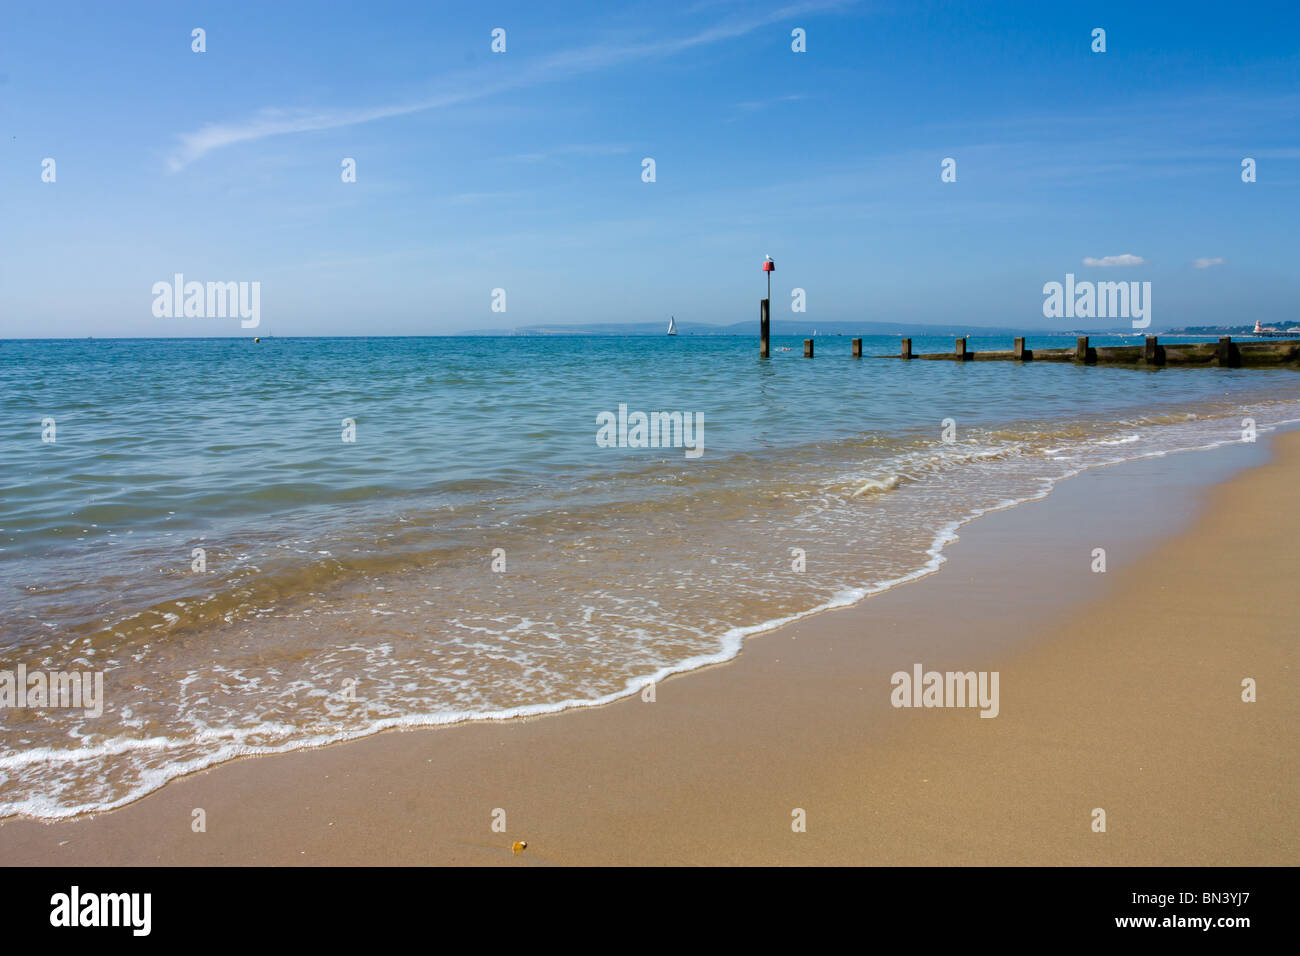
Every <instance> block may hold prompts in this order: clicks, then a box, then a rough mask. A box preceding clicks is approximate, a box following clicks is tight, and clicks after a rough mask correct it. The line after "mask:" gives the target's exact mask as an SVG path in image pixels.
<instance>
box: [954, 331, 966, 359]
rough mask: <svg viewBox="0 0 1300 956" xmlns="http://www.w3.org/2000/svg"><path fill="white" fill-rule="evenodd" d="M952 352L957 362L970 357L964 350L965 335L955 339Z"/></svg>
mask: <svg viewBox="0 0 1300 956" xmlns="http://www.w3.org/2000/svg"><path fill="white" fill-rule="evenodd" d="M953 354H955V355H956V356H957V360H958V361H959V362H964V361H966V359H968V358H970V356H969V355H968V354H967V352H966V337H965V336H964V335H963V336H962V337H961V338H959V339H958V340H957V344H956V351H955V352H954V353H953Z"/></svg>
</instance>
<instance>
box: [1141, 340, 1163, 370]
mask: <svg viewBox="0 0 1300 956" xmlns="http://www.w3.org/2000/svg"><path fill="white" fill-rule="evenodd" d="M1142 361H1144V362H1146V363H1147V364H1148V365H1164V364H1165V350H1164V348H1163V347H1161V345H1160V343H1159V342H1158V341H1157V340H1156V336H1154V335H1148V336H1147V338H1146V342H1145V343H1143V345H1142Z"/></svg>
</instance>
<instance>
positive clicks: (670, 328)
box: [668, 316, 677, 335]
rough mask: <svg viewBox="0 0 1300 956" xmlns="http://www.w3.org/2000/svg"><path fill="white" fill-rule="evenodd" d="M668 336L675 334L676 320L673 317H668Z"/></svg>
mask: <svg viewBox="0 0 1300 956" xmlns="http://www.w3.org/2000/svg"><path fill="white" fill-rule="evenodd" d="M668 334H669V335H676V334H677V320H676V319H675V318H674V317H673V316H669V317H668Z"/></svg>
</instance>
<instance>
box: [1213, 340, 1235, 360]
mask: <svg viewBox="0 0 1300 956" xmlns="http://www.w3.org/2000/svg"><path fill="white" fill-rule="evenodd" d="M1214 361H1215V364H1216V365H1219V366H1221V367H1223V368H1230V367H1231V366H1232V336H1231V335H1221V336H1219V347H1218V348H1217V349H1215V350H1214Z"/></svg>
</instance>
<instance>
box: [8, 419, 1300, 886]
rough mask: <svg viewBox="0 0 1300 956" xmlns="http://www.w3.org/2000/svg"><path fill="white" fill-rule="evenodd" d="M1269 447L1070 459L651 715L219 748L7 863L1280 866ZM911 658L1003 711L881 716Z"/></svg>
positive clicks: (625, 707) (755, 643)
mask: <svg viewBox="0 0 1300 956" xmlns="http://www.w3.org/2000/svg"><path fill="white" fill-rule="evenodd" d="M1271 450H1272V453H1273V458H1272V460H1271V461H1268V462H1267V463H1264V464H1261V462H1263V461H1264V460H1265V458H1266V457H1268V456H1267V455H1266V448H1265V446H1264V444H1263V443H1261V444H1258V445H1242V446H1234V447H1232V448H1228V449H1222V450H1219V451H1215V452H1209V453H1190V454H1182V455H1174V456H1169V457H1167V458H1161V459H1152V460H1147V461H1142V462H1135V463H1129V464H1125V465H1121V466H1116V467H1113V468H1106V469H1097V470H1093V471H1091V472H1088V473H1086V474H1084V475H1082V476H1079V477H1077V478H1074V479H1071V480H1070V481H1067V482H1065V483H1063V484H1062V485H1061V486H1060V487H1059V488H1058V489H1057V490H1056V491H1055V492H1053V494H1052V495H1051V496H1050V497H1049V498H1047V499H1045V500H1043V501H1039V502H1034V503H1031V504H1027V505H1024V506H1021V507H1019V508H1015V509H1011V510H1008V511H1004V512H999V513H996V514H993V515H990V516H987V517H985V518H982V519H980V520H979V521H977V522H975V523H973V524H970V525H967V526H966V527H965V528H964V529H963V530H962V540H961V541H959V542H958V543H957V544H955V545H953V546H952V547H951V548H950V550H949V551H948V557H949V563H948V564H947V565H946V566H945V567H944V568H943V569H942V570H941V571H940V572H938V573H937V574H934V575H931V576H929V577H927V578H925V579H923V580H921V581H918V582H916V583H913V584H910V585H906V586H904V587H901V588H897V589H895V590H894V591H891V592H888V593H886V594H882V595H878V596H876V597H873V598H871V599H869V600H867V601H866V602H864V603H863V604H861V605H859V606H858V607H856V608H852V609H848V610H844V611H837V612H832V613H828V614H822V615H818V616H816V617H813V618H809V619H807V620H805V621H802V622H799V623H797V624H795V625H792V626H789V627H786V628H783V629H781V630H779V631H775V632H773V633H771V634H768V635H765V636H760V637H757V638H753V639H751V640H750V641H749V643H748V644H747V645H746V647H745V649H744V651H743V653H742V654H741V656H740V657H739V658H738V659H737V660H736V661H733V662H731V663H729V664H725V665H720V666H717V667H712V668H707V669H705V670H702V671H697V672H695V673H692V674H688V675H683V676H681V677H678V678H674V679H672V680H669V681H666V682H664V683H663V684H661V685H660V686H659V687H658V688H656V694H655V696H656V699H655V701H654V702H653V703H648V702H644V701H642V700H640V699H638V698H633V699H629V700H624V701H621V702H618V703H616V704H613V705H609V706H605V707H599V708H591V709H585V710H579V711H571V712H568V713H564V714H560V715H555V716H550V717H540V718H535V719H529V720H517V721H509V722H503V723H481V724H469V725H462V726H457V727H447V728H437V729H432V730H422V731H411V732H402V733H386V734H381V735H378V736H376V737H372V738H368V739H365V740H360V741H354V742H351V743H347V744H340V745H336V746H333V747H327V748H324V749H321V750H316V751H304V752H299V753H294V754H286V755H283V756H276V757H260V758H254V759H246V760H241V761H236V762H234V763H230V764H226V765H224V766H221V767H218V768H214V769H213V770H210V771H206V772H203V773H200V774H196V775H194V776H191V777H188V778H185V779H182V780H178V781H174V782H172V783H171V784H169V785H167V786H166V787H164V788H163V789H162V790H160V791H158V792H157V793H154V794H152V795H150V796H148V797H146V798H145V799H143V800H141V801H138V802H137V803H134V804H132V805H130V806H128V807H125V808H123V809H121V810H118V811H115V812H112V813H107V814H102V815H99V816H97V817H94V818H87V819H80V820H73V821H65V822H61V823H55V824H46V823H41V822H37V821H28V820H13V821H9V822H7V823H5V824H3V825H0V862H3V863H6V864H43V863H51V864H78V865H81V864H141V863H160V862H161V863H168V864H172V863H176V864H226V863H247V864H317V865H319V864H341V863H401V864H431V863H469V864H505V865H516V866H522V865H536V864H557V863H558V864H663V863H667V864H809V863H840V864H1049V865H1050V864H1291V865H1294V864H1297V863H1300V839H1298V835H1300V824H1298V822H1297V807H1298V803H1300V802H1298V793H1297V783H1298V781H1300V757H1298V756H1297V746H1296V741H1297V740H1298V739H1300V698H1298V697H1297V694H1296V673H1297V659H1298V656H1300V655H1298V654H1297V639H1296V624H1295V621H1294V605H1293V595H1294V593H1295V590H1296V582H1297V581H1300V547H1298V546H1297V543H1298V542H1300V508H1297V507H1295V494H1296V489H1297V488H1300V433H1290V434H1286V435H1282V436H1280V437H1279V438H1278V439H1276V441H1275V442H1274V443H1273V445H1272V449H1271ZM1255 465H1257V466H1258V467H1250V468H1247V466H1255ZM1243 469H1245V470H1243ZM1229 475H1235V476H1234V477H1231V478H1230V480H1227V481H1226V482H1223V483H1219V484H1214V485H1212V486H1211V485H1209V482H1211V481H1215V480H1218V479H1222V478H1226V477H1228V476H1229ZM1097 547H1104V548H1106V549H1107V563H1108V567H1107V571H1106V573H1104V574H1098V573H1093V572H1092V571H1091V570H1090V565H1091V564H1092V551H1093V549H1094V548H1097ZM809 559H810V560H815V552H810V554H809ZM916 663H921V664H923V665H925V667H926V669H927V670H928V669H934V670H940V671H946V670H958V669H960V670H976V671H998V672H999V675H1000V681H999V690H1000V695H999V696H1000V701H999V703H1000V714H999V715H998V716H997V717H996V718H994V719H984V718H981V717H979V715H978V712H977V711H976V710H972V709H909V708H902V709H895V708H893V707H891V706H890V702H889V699H890V691H891V686H890V675H891V674H893V673H894V672H895V671H899V670H909V671H910V670H911V668H912V665H913V664H916ZM1247 677H1250V678H1254V679H1255V680H1256V681H1257V682H1258V701H1257V702H1255V703H1245V702H1243V701H1242V699H1241V695H1242V686H1241V683H1242V680H1243V678H1247ZM196 807H202V808H203V809H204V810H205V811H206V814H207V832H206V833H194V832H192V831H191V826H190V823H191V812H192V810H193V808H196ZM496 808H501V809H503V810H505V812H506V824H507V828H506V832H505V833H497V832H493V830H492V829H491V823H492V813H493V810H494V809H496ZM795 808H801V809H802V810H804V811H805V812H806V819H807V832H803V833H796V832H793V830H792V827H791V822H792V813H793V811H794V810H795ZM1094 808H1103V809H1104V810H1105V811H1106V814H1107V832H1105V833H1096V832H1093V830H1092V819H1093V818H1092V811H1093V809H1094ZM517 839H521V840H527V841H528V843H529V846H528V849H527V850H525V851H524V852H523V853H521V854H518V855H514V854H512V853H511V851H510V844H511V842H512V841H513V840H517Z"/></svg>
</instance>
